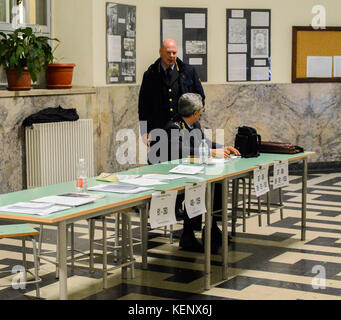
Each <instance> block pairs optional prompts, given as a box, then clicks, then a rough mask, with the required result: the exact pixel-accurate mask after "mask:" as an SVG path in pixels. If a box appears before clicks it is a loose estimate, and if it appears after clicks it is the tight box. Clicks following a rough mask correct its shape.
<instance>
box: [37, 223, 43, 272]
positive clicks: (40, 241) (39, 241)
mask: <svg viewBox="0 0 341 320" xmlns="http://www.w3.org/2000/svg"><path fill="white" fill-rule="evenodd" d="M43 231H44V225H42V224H41V225H40V227H39V238H38V270H40V254H41V249H42V243H43Z"/></svg>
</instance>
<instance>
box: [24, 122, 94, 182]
mask: <svg viewBox="0 0 341 320" xmlns="http://www.w3.org/2000/svg"><path fill="white" fill-rule="evenodd" d="M25 139H26V173H27V188H35V187H42V186H47V185H51V184H57V183H62V182H67V181H71V180H75V179H76V168H77V164H78V161H79V159H80V158H84V159H86V161H87V164H88V175H89V177H93V176H94V151H93V124H92V119H80V120H78V121H66V122H53V123H43V124H33V126H32V127H26V129H25Z"/></svg>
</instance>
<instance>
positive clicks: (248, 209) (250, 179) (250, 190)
mask: <svg viewBox="0 0 341 320" xmlns="http://www.w3.org/2000/svg"><path fill="white" fill-rule="evenodd" d="M251 192H252V177H251V174H250V175H249V194H248V205H247V211H248V216H250V214H251Z"/></svg>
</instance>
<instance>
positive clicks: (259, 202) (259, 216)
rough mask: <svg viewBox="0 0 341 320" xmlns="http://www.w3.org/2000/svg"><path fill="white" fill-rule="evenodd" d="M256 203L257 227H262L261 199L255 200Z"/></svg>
mask: <svg viewBox="0 0 341 320" xmlns="http://www.w3.org/2000/svg"><path fill="white" fill-rule="evenodd" d="M257 201H258V225H259V226H260V227H261V226H262V207H261V199H260V197H258V198H257Z"/></svg>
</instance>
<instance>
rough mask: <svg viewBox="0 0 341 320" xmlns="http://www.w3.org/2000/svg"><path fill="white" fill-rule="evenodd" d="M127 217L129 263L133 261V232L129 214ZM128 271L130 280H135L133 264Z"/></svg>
mask: <svg viewBox="0 0 341 320" xmlns="http://www.w3.org/2000/svg"><path fill="white" fill-rule="evenodd" d="M127 215H128V216H127V218H128V233H129V235H128V238H129V258H130V261H133V260H134V245H133V230H132V228H131V217H130V215H129V213H128V214H127ZM171 227H172V226H171ZM171 235H172V234H171ZM130 270H131V279H134V278H135V264H134V263H133V264H131V265H130Z"/></svg>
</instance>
